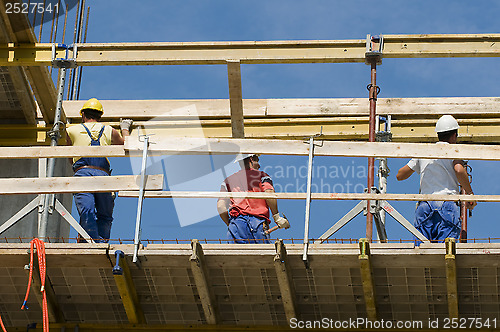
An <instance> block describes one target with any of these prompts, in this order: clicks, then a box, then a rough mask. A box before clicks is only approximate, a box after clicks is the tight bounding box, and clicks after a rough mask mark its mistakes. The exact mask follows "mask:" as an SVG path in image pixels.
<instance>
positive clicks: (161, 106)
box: [63, 97, 500, 121]
mask: <svg viewBox="0 0 500 332" xmlns="http://www.w3.org/2000/svg"><path fill="white" fill-rule="evenodd" d="M84 102H85V101H84V100H74V101H64V102H63V106H64V110H65V112H66V114H67V116H68V117H69V118H71V119H76V120H79V119H80V118H81V116H80V109H81V108H82V106H83V103H84ZM101 102H102V105H103V107H104V109H105V111H106V112H105V114H104V119H120V118H133V119H134V120H136V119H137V120H138V119H154V118H162V119H164V120H165V119H182V118H184V119H189V118H191V119H220V118H230V117H231V112H230V103H229V100H228V99H193V100H101ZM243 108H244V109H245V119H247V118H255V117H265V118H273V117H283V118H289V117H305V116H308V117H314V116H318V117H327V116H368V115H369V111H368V110H369V108H368V100H367V99H366V98H303V99H293V98H290V99H243ZM377 114H381V115H392V116H393V120H397V119H412V118H418V117H419V116H420V117H421V116H423V115H426V116H429V117H431V119H432V120H433V121H436V120H437V119H438V118H439V117H440V116H441V115H442V114H453V115H454V116H456V117H458V118H459V120H460V117H463V116H476V117H481V116H485V115H492V116H493V115H495V116H497V117H498V116H499V115H500V98H497V97H439V98H436V97H433V98H379V99H378V100H377ZM394 116H398V117H397V118H394Z"/></svg>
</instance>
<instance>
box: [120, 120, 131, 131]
mask: <svg viewBox="0 0 500 332" xmlns="http://www.w3.org/2000/svg"><path fill="white" fill-rule="evenodd" d="M132 123H134V121H133V120H131V119H120V129H121V130H128V131H130V127H131V126H132Z"/></svg>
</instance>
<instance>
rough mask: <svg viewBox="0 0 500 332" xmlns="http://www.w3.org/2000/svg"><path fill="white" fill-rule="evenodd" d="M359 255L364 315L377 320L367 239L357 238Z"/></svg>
mask: <svg viewBox="0 0 500 332" xmlns="http://www.w3.org/2000/svg"><path fill="white" fill-rule="evenodd" d="M359 250H360V255H359V256H358V259H359V264H360V269H361V282H362V284H363V294H364V297H365V306H366V317H367V318H368V319H369V320H373V321H375V320H377V304H376V297H375V283H374V280H373V273H372V264H371V259H370V242H368V240H367V239H360V240H359Z"/></svg>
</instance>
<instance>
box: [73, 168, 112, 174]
mask: <svg viewBox="0 0 500 332" xmlns="http://www.w3.org/2000/svg"><path fill="white" fill-rule="evenodd" d="M82 168H92V169H98V170H100V171H103V172H106V173H107V174H108V175H111V171H108V170H107V169H104V168H102V167H99V166H81V167H78V168H77V169H75V170H74V171H75V173H76V172H78V171H79V170H81V169H82Z"/></svg>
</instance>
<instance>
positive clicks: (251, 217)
mask: <svg viewBox="0 0 500 332" xmlns="http://www.w3.org/2000/svg"><path fill="white" fill-rule="evenodd" d="M235 162H239V163H240V166H241V170H240V171H238V172H236V173H235V174H233V175H231V176H229V177H228V178H226V179H225V180H224V182H222V185H221V189H220V191H221V192H271V193H274V187H273V180H272V179H271V177H270V176H269V175H268V174H267V173H265V172H262V171H259V168H260V164H259V156H258V155H257V154H242V155H239V156H238V157H237V158H236V160H235ZM269 209H270V210H271V213H272V216H273V219H274V221H275V222H276V224H277V225H278V227H279V228H285V229H287V228H289V227H290V223H289V222H288V220H287V219H286V218H285V217H282V216H280V214H279V212H278V202H277V200H276V199H252V198H242V199H240V198H231V199H228V198H219V200H218V201H217V211H218V212H219V216H220V217H221V219H222V220H223V221H224V222H225V223H226V225H227V226H228V232H227V236H228V239H229V240H232V241H233V242H234V243H269V235H268V234H266V230H268V229H269V223H270V219H269Z"/></svg>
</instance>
